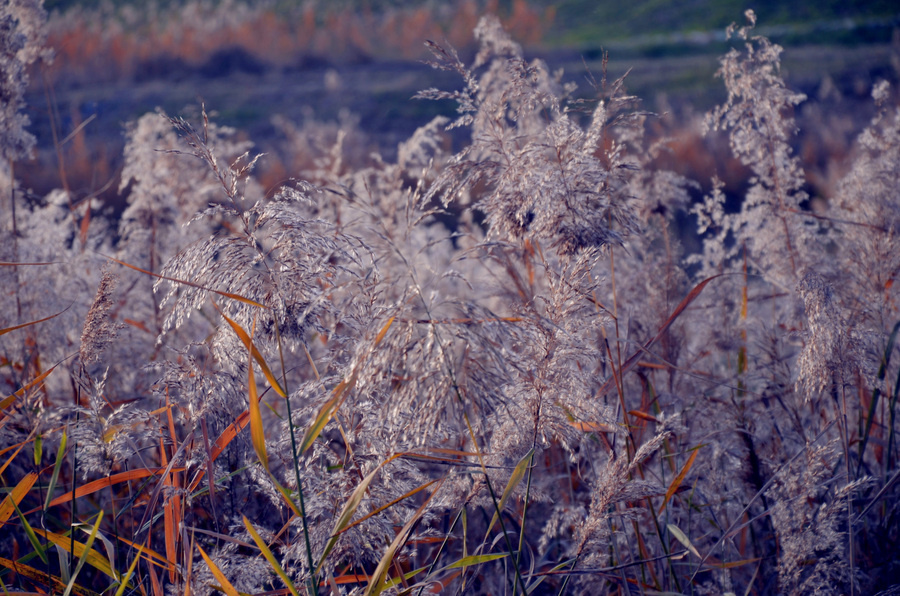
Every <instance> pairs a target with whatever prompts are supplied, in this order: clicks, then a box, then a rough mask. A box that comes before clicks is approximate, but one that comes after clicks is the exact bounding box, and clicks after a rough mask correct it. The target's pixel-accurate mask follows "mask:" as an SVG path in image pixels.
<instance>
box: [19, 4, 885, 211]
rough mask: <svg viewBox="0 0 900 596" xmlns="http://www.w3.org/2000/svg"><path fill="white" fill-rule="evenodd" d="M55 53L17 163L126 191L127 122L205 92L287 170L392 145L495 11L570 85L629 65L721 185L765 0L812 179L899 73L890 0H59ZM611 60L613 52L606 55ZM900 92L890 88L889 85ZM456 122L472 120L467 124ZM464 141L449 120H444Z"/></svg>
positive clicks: (694, 161) (668, 128)
mask: <svg viewBox="0 0 900 596" xmlns="http://www.w3.org/2000/svg"><path fill="white" fill-rule="evenodd" d="M45 7H46V8H47V10H48V12H50V13H51V16H50V35H49V37H48V46H49V47H51V48H52V49H53V51H54V53H55V58H54V60H53V62H52V63H49V64H42V65H40V66H39V67H38V68H37V69H36V70H35V71H34V72H33V73H32V77H31V90H30V93H29V96H28V98H27V100H28V104H29V105H28V115H29V117H30V118H31V121H32V124H31V127H30V130H31V131H32V132H33V133H34V134H35V135H36V136H37V137H38V143H39V148H38V152H37V155H36V159H35V160H32V161H30V162H27V163H25V162H23V163H21V164H17V166H16V172H17V176H18V177H19V178H20V179H21V180H22V181H23V185H24V186H25V187H26V188H28V189H30V190H31V192H32V193H33V195H34V196H35V197H36V198H37V197H40V196H43V195H44V194H45V193H46V192H47V191H49V190H50V189H52V188H58V187H65V188H67V189H69V190H70V191H72V193H73V194H74V196H76V197H78V198H81V199H86V198H93V197H100V198H102V199H103V200H104V203H105V204H106V205H108V206H110V208H113V209H115V208H119V207H121V205H120V204H119V198H118V197H119V180H118V177H119V169H120V168H121V163H122V157H121V156H122V149H123V146H124V131H125V127H126V124H127V123H128V122H129V121H133V120H135V119H136V118H138V117H140V116H141V115H142V114H144V113H146V112H148V111H153V110H154V109H156V108H161V109H163V110H164V111H165V112H166V113H167V114H169V115H185V116H188V117H190V116H192V115H193V116H196V114H198V113H199V107H200V102H201V101H202V102H205V104H206V107H207V109H208V110H210V111H211V112H212V113H214V114H215V120H216V121H217V122H218V123H220V124H224V125H228V126H233V127H235V128H236V129H238V130H239V131H240V132H239V135H240V136H242V137H243V138H247V139H249V140H251V141H253V142H254V143H255V146H256V149H257V150H258V151H260V152H265V153H266V154H267V155H266V157H264V158H263V159H262V160H261V161H260V164H259V172H260V177H261V179H262V180H263V181H264V183H265V184H266V185H267V186H269V187H275V186H277V185H278V184H279V183H280V182H282V181H284V180H285V179H286V178H288V177H291V176H294V175H296V174H297V172H298V171H299V170H300V169H303V168H308V167H309V166H310V164H311V163H312V162H314V160H315V159H316V158H317V156H320V155H322V154H327V153H328V151H329V150H330V149H331V146H332V144H333V143H334V142H335V141H336V139H337V138H338V131H341V130H342V131H343V134H344V148H343V151H344V154H345V155H344V158H345V161H346V167H348V168H352V167H359V166H360V165H362V164H364V163H365V162H366V160H368V159H370V155H371V154H372V153H373V152H378V153H380V154H381V155H382V156H383V157H385V158H386V159H392V158H393V156H394V155H395V153H396V146H397V144H398V143H399V142H401V141H402V140H404V139H406V138H407V137H408V136H409V135H410V134H411V133H412V132H413V131H414V130H415V129H416V128H417V127H419V126H421V125H424V124H426V123H427V122H429V121H430V120H431V119H432V118H433V117H434V116H436V115H439V114H445V115H452V112H453V110H454V108H455V106H453V105H451V104H449V103H445V102H427V101H421V100H413V99H410V98H411V96H412V95H414V94H415V93H416V92H417V91H418V90H420V89H424V88H427V87H438V88H441V89H445V90H452V89H455V88H458V87H459V86H460V85H461V81H460V80H459V79H458V78H456V77H454V76H450V75H449V74H447V73H444V72H439V71H436V70H433V69H431V68H430V67H428V66H427V65H425V64H424V63H423V61H424V60H427V59H429V58H430V56H429V54H428V52H427V51H426V49H425V47H424V44H423V42H424V41H425V40H426V39H432V40H434V41H436V42H438V43H440V44H442V45H451V46H453V47H455V48H456V49H458V50H459V52H460V55H461V57H462V58H463V60H464V61H469V60H471V58H472V56H473V54H474V47H475V46H474V43H473V36H472V30H473V28H474V27H475V25H476V23H477V22H478V19H479V17H480V16H481V15H482V14H485V13H487V12H492V13H495V14H498V15H499V16H500V17H501V20H502V21H503V23H504V26H505V27H506V28H507V30H508V31H509V32H510V33H511V34H512V36H513V38H514V39H515V40H516V41H518V42H519V43H521V44H522V45H523V46H524V47H525V53H526V56H528V57H529V58H541V59H543V60H544V61H545V62H547V64H548V65H549V67H550V68H551V69H552V70H555V69H562V70H563V71H564V74H563V75H562V80H563V81H565V82H574V83H575V84H577V85H578V89H577V90H576V91H575V92H574V97H576V98H583V99H587V100H592V99H597V98H598V93H599V94H602V89H597V88H595V87H596V86H597V85H598V83H597V82H598V81H602V79H603V76H604V71H606V76H607V77H608V78H610V79H612V78H617V77H620V76H622V75H624V74H625V73H626V72H627V73H628V76H627V78H626V87H627V90H628V92H629V93H630V94H633V95H635V96H637V97H639V98H640V99H641V101H642V103H641V104H640V107H641V108H642V109H646V110H650V111H652V112H655V113H656V114H658V116H657V117H654V118H652V119H650V120H649V124H648V132H649V134H651V135H654V136H657V137H659V138H660V139H667V141H666V144H667V147H668V148H669V149H670V151H669V152H664V153H663V154H661V156H660V157H659V159H660V160H662V161H668V163H666V166H667V167H669V168H672V169H675V170H676V171H679V172H681V173H683V174H686V175H688V176H690V177H691V178H693V179H695V180H697V181H698V182H700V184H701V187H700V189H699V190H698V191H697V192H698V193H700V192H702V190H703V189H704V188H708V184H709V178H710V177H711V176H712V175H713V174H716V175H718V176H719V177H721V178H723V179H724V180H725V182H726V184H729V185H731V187H726V190H728V189H729V188H731V189H732V190H735V192H737V188H736V187H737V186H739V185H740V184H744V183H745V182H744V181H745V180H746V178H747V176H746V172H745V171H743V170H742V169H741V167H740V166H739V165H738V164H737V163H736V162H734V161H733V160H730V159H729V158H728V157H726V155H727V151H723V148H724V147H725V145H724V141H723V140H722V139H719V138H717V137H715V136H712V137H707V136H703V135H702V132H701V128H702V126H701V122H702V115H703V113H704V112H705V111H706V110H708V109H710V108H711V107H713V106H714V105H715V104H716V103H717V102H720V101H722V100H723V99H724V88H723V86H722V84H721V81H719V80H718V79H716V78H715V76H714V74H715V71H716V69H717V67H718V57H719V56H720V55H722V54H723V53H725V52H726V51H728V49H729V48H730V47H734V46H736V45H738V44H737V42H735V41H734V40H732V41H727V40H726V36H725V28H726V27H727V26H728V24H729V23H731V22H738V23H739V24H743V12H744V10H746V9H747V8H753V9H754V10H755V12H756V14H757V16H758V19H759V26H758V28H757V29H756V32H757V33H759V34H761V35H766V36H768V37H769V38H771V39H772V40H773V41H775V42H776V43H779V44H781V45H782V46H784V47H785V52H784V55H783V63H782V74H783V75H784V77H785V79H786V80H787V82H788V84H789V86H791V87H792V88H793V89H796V90H799V91H802V92H804V93H806V94H807V96H808V97H809V100H808V101H807V102H806V103H805V104H803V105H802V106H801V107H800V108H798V112H797V114H796V116H797V119H798V124H799V125H800V126H801V129H802V132H801V134H800V135H799V136H798V137H797V139H796V147H795V149H796V150H797V151H798V153H799V154H800V156H801V158H802V159H803V162H804V166H805V167H806V169H807V171H808V172H809V179H808V183H809V189H808V190H809V192H810V194H811V196H813V197H818V196H824V195H827V194H828V191H829V189H830V188H831V184H832V183H833V181H834V180H836V179H837V178H838V177H839V176H840V175H841V173H842V171H843V170H842V168H843V167H844V166H843V164H845V163H846V161H847V156H848V154H849V152H850V151H851V150H852V147H851V143H852V140H853V138H854V137H855V136H856V134H857V133H858V132H859V131H860V130H861V129H862V128H863V126H864V125H865V124H866V122H867V121H868V119H869V117H870V116H871V113H872V105H871V104H872V102H871V99H870V97H869V93H870V90H871V87H872V85H873V84H874V83H875V82H876V81H877V80H879V79H887V80H888V81H890V82H892V83H896V82H897V80H898V74H900V9H898V7H897V5H896V3H895V2H890V1H881V0H879V1H867V2H846V1H842V2H838V1H835V0H825V1H816V2H813V1H808V0H804V1H800V2H792V3H785V2H777V1H774V0H763V1H757V2H746V1H739V0H719V1H709V0H691V1H688V2H682V3H679V5H678V7H677V8H675V7H674V5H673V4H672V3H670V2H665V1H662V0H635V1H632V2H619V1H611V0H610V1H600V2H598V1H587V0H568V1H562V2H549V1H547V0H486V1H485V0H457V1H454V2H434V1H426V0H422V1H406V2H401V1H391V0H354V1H351V0H340V1H331V2H324V1H322V2H309V1H307V2H302V1H293V2H292V1H287V0H273V1H269V2H249V1H243V0H221V1H211V0H210V1H188V2H184V1H176V0H171V1H158V2H154V3H146V2H141V1H131V0H117V1H114V2H111V1H109V0H103V1H101V0H80V1H76V0H47V1H46V2H45ZM607 55H608V62H606V63H604V56H607ZM895 97H896V96H895ZM460 134H465V132H464V131H462V132H461V133H460ZM448 142H453V139H448Z"/></svg>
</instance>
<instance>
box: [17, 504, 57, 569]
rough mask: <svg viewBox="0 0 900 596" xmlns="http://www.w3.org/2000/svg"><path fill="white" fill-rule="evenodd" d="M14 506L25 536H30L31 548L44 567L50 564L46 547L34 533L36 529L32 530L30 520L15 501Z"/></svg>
mask: <svg viewBox="0 0 900 596" xmlns="http://www.w3.org/2000/svg"><path fill="white" fill-rule="evenodd" d="M13 506H14V507H15V508H16V515H18V516H19V521H20V522H22V527H23V528H24V529H25V535H26V536H28V541H29V542H30V543H31V546H33V547H34V552H36V553H37V556H39V557H40V558H41V561H43V562H44V565H47V564H49V562H50V560H49V559H48V558H47V553H46V552H45V551H44V545H43V544H41V541H40V540H38V538H37V535H36V534H35V533H34V531H35V530H34V528H32V527H31V524H29V523H28V519H26V517H25V516H24V515H22V511H21V510H20V509H19V506H18V505H17V504H16V503H15V501H14V502H13ZM38 529H40V528H38Z"/></svg>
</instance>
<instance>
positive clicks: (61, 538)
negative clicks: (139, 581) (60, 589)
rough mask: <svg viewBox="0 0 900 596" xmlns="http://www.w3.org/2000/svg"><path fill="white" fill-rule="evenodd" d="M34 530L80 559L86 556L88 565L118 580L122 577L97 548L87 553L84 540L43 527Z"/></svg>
mask: <svg viewBox="0 0 900 596" xmlns="http://www.w3.org/2000/svg"><path fill="white" fill-rule="evenodd" d="M34 531H35V532H37V533H38V534H40V535H41V536H43V537H44V538H45V539H46V540H48V541H50V542H52V543H53V544H55V545H56V546H58V547H60V548H61V549H63V550H64V551H66V552H67V553H71V554H72V555H73V556H75V557H77V558H79V559H80V558H82V557H84V558H85V561H86V562H87V564H88V565H90V566H91V567H93V568H94V569H96V570H98V571H100V572H102V573H103V574H104V575H107V576H109V577H111V578H112V579H114V580H117V581H118V580H119V579H120V578H119V574H118V573H117V572H116V571H115V570H114V569H113V566H112V563H110V562H109V559H107V558H106V557H104V556H103V555H101V554H100V553H98V552H97V551H95V550H91V551H88V552H87V554H86V555H85V552H86V551H85V548H86V546H85V544H84V543H83V542H79V541H78V540H73V539H72V537H71V536H65V535H63V534H56V533H54V532H48V531H47V530H42V529H41V528H35V529H34Z"/></svg>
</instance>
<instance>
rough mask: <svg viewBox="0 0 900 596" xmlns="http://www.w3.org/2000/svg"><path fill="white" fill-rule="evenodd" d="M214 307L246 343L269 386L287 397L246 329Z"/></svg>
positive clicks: (214, 304)
mask: <svg viewBox="0 0 900 596" xmlns="http://www.w3.org/2000/svg"><path fill="white" fill-rule="evenodd" d="M213 306H215V307H216V310H218V311H219V314H220V315H222V318H223V319H225V321H226V322H227V323H228V324H229V325H230V326H231V328H232V330H234V332H235V333H236V334H237V336H238V337H239V338H240V340H241V341H242V342H244V346H246V348H247V349H248V350H249V351H250V355H251V356H253V359H254V360H256V363H257V364H258V365H259V368H260V370H262V372H263V375H265V377H266V380H267V381H268V382H269V385H271V386H272V389H273V390H274V391H275V393H277V394H278V395H280V396H281V397H287V393H285V391H284V389H282V387H281V385H280V384H279V383H278V379H276V378H275V375H274V374H272V370H271V369H270V368H269V365H268V364H266V361H265V359H264V358H263V357H262V354H260V353H259V350H257V349H256V346H254V345H253V340H252V339H250V335H249V334H248V333H247V332H246V331H244V329H243V328H242V327H241V326H240V325H238V324H237V323H236V322H235V321H233V320H231V319H230V318H228V316H227V315H226V314H225V313H223V312H222V311H221V310H219V307H218V306H216V303H215V302H213Z"/></svg>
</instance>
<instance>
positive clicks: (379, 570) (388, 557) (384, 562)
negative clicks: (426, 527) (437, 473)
mask: <svg viewBox="0 0 900 596" xmlns="http://www.w3.org/2000/svg"><path fill="white" fill-rule="evenodd" d="M442 484H443V480H442V481H441V484H439V485H438V487H437V488H436V489H434V492H432V493H431V494H430V495H428V498H427V499H425V502H424V503H422V505H420V506H419V508H418V509H417V510H416V512H415V513H414V514H413V515H412V517H410V518H409V521H407V522H406V523H405V524H404V525H403V527H402V528H401V529H400V531H399V532H398V533H397V536H395V537H394V540H393V541H392V542H391V544H390V546H388V548H387V550H386V551H385V552H384V554H383V555H382V556H381V560H380V561H378V566H377V567H376V568H375V572H374V573H373V574H372V578H371V580H370V581H369V585H368V586H367V587H366V592H365V596H378V594H380V593H381V592H383V591H384V590H385V589H387V588H389V587H390V584H388V583H387V582H385V581H384V577H385V575H387V571H388V568H389V567H390V565H391V562H393V560H394V556H396V554H397V551H398V550H400V548H401V547H402V546H403V545H404V544H406V541H407V540H408V539H409V534H410V532H412V529H413V527H414V526H415V525H416V523H418V521H419V519H421V517H422V514H423V513H425V508H426V507H427V506H428V503H430V502H431V499H433V498H434V495H436V494H437V493H438V491H439V490H440V488H441V485H442Z"/></svg>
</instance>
